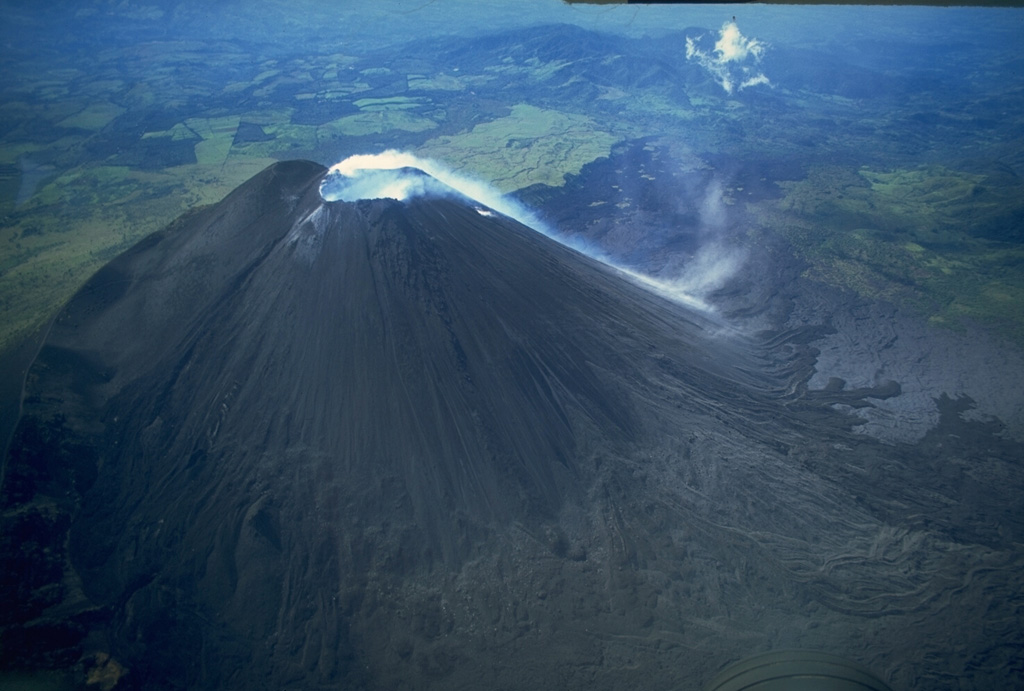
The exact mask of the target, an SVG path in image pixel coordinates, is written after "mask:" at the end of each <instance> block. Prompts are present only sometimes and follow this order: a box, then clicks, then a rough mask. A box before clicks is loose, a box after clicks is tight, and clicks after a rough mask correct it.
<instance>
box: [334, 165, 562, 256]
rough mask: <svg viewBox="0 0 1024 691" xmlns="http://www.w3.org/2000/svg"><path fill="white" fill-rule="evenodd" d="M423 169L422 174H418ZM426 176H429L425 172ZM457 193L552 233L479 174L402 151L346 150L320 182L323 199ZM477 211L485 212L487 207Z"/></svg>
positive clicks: (357, 198)
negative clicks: (350, 152)
mask: <svg viewBox="0 0 1024 691" xmlns="http://www.w3.org/2000/svg"><path fill="white" fill-rule="evenodd" d="M418 171H422V172H424V173H426V174H427V175H426V176H424V175H420V174H419V172H418ZM428 176H429V177H428ZM457 195H461V196H463V197H468V198H469V199H471V200H474V201H476V202H479V203H480V204H482V205H484V206H486V207H489V208H490V209H493V210H494V211H497V212H498V213H501V214H504V215H505V216H508V217H509V218H514V219H515V220H517V221H519V222H520V223H522V224H523V225H527V226H530V227H531V228H533V229H534V230H537V231H540V232H541V233H543V234H545V235H548V236H552V233H551V232H550V231H549V229H548V227H547V225H546V224H545V223H544V222H543V221H541V219H540V218H538V217H537V216H536V214H534V213H533V212H531V211H530V210H529V209H527V208H526V207H524V206H523V205H522V204H519V203H517V202H515V201H514V200H512V199H509V198H508V197H506V196H505V195H503V194H502V193H501V192H500V191H498V190H497V189H495V188H494V187H492V186H491V185H489V184H487V183H486V182H482V181H480V180H474V179H473V178H471V177H468V176H466V175H461V174H459V173H456V172H455V171H453V170H451V169H450V168H448V167H446V166H445V165H443V164H441V163H438V162H437V161H432V160H430V159H426V158H419V157H418V156H414V155H413V154H410V153H407V152H404V151H395V150H394V149H388V150H387V151H385V152H383V153H379V154H360V155H357V156H349V157H348V158H346V159H345V160H344V161H342V162H340V163H335V164H334V165H333V166H331V168H330V170H329V171H328V174H327V177H325V178H324V181H323V183H322V184H321V185H320V196H322V197H323V198H324V200H325V201H329V202H335V201H346V202H351V201H356V200H359V199H397V200H398V201H405V200H407V199H411V198H413V197H452V196H457ZM477 211H478V212H479V213H481V214H484V215H487V209H481V208H478V209H477Z"/></svg>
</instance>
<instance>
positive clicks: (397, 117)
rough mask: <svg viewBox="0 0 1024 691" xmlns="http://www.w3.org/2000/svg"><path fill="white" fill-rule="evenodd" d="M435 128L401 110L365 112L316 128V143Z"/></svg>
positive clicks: (434, 125)
mask: <svg viewBox="0 0 1024 691" xmlns="http://www.w3.org/2000/svg"><path fill="white" fill-rule="evenodd" d="M435 127H437V123H436V122H435V121H434V120H431V119H430V118H428V117H425V116H422V115H417V114H415V113H409V112H406V111H403V110H387V109H381V110H367V111H366V112H363V113H357V114H356V115H348V116H345V117H343V118H338V119H337V120H332V121H331V122H328V123H326V124H324V125H321V126H320V127H318V128H316V133H317V141H318V142H320V143H324V142H325V141H328V140H330V139H336V138H338V137H361V136H365V135H368V134H383V133H385V132H391V131H392V130H404V131H406V132H424V131H426V130H430V129H433V128H435Z"/></svg>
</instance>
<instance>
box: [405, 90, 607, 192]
mask: <svg viewBox="0 0 1024 691" xmlns="http://www.w3.org/2000/svg"><path fill="white" fill-rule="evenodd" d="M616 141H618V138H617V137H615V136H613V135H611V134H609V133H607V132H605V131H603V130H601V129H600V128H599V127H598V126H597V124H596V123H595V122H594V121H593V120H592V119H590V118H588V117H586V116H583V115H577V114H574V113H565V112H562V111H557V110H547V109H543V108H537V107H535V106H531V105H527V104H523V103H520V104H518V105H516V106H513V107H512V112H511V113H509V115H507V116H506V117H503V118H498V119H496V120H492V121H490V122H486V123H483V124H480V125H477V126H476V127H474V128H473V129H472V130H470V131H468V132H464V133H462V134H456V135H453V136H445V137H437V138H435V139H431V140H430V141H428V142H426V144H424V146H423V147H422V148H421V149H420V150H418V151H417V154H418V155H421V156H425V157H428V158H435V159H438V160H442V161H444V162H445V163H447V164H448V165H449V166H451V167H453V168H454V169H456V170H458V171H461V172H465V173H469V174H471V175H473V176H475V177H478V178H481V179H483V180H486V181H488V182H490V183H491V184H493V185H495V186H496V187H498V188H499V189H501V191H503V192H511V191H514V190H518V189H522V188H523V187H528V186H529V185H533V184H536V183H543V184H546V185H552V186H560V185H562V184H564V183H565V175H566V174H568V173H573V174H575V173H579V171H580V169H581V168H582V167H583V166H584V165H586V164H587V163H590V162H591V161H593V160H594V159H597V158H600V157H602V156H607V155H608V154H609V153H610V152H611V147H612V145H613V144H615V142H616Z"/></svg>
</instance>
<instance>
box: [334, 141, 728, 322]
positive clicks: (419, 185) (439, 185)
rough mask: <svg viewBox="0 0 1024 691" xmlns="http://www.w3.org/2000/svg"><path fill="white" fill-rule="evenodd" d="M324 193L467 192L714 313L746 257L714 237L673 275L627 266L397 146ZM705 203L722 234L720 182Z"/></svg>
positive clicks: (342, 170) (350, 166) (340, 170)
mask: <svg viewBox="0 0 1024 691" xmlns="http://www.w3.org/2000/svg"><path fill="white" fill-rule="evenodd" d="M422 173H426V175H423V174H422ZM320 196H321V197H323V199H324V200H325V201H328V202H335V201H346V202H352V201H358V200H360V199H395V200H398V201H405V200H408V199H412V198H414V197H421V196H426V197H452V196H462V197H466V198H468V199H469V200H470V201H471V202H476V203H477V204H479V206H476V211H477V212H478V213H479V214H481V215H483V216H493V215H494V214H493V212H492V210H493V211H496V212H498V213H500V214H503V215H505V216H508V217H509V218H512V219H515V220H516V221H519V222H520V223H522V224H523V225H526V226H529V227H530V228H533V229H534V230H536V231H538V232H540V233H542V234H544V235H547V236H548V237H550V238H552V239H553V240H555V241H557V242H559V243H561V244H563V245H566V246H567V247H571V248H572V249H574V250H576V251H578V252H580V253H582V254H585V255H587V256H589V257H590V258H591V259H595V260H597V261H599V262H602V263H604V264H607V265H609V266H611V267H613V268H614V269H616V270H618V271H620V272H621V273H622V274H623V275H625V276H626V277H628V278H629V279H631V280H633V281H634V282H636V283H639V284H641V285H643V286H646V287H647V288H649V289H651V290H653V291H654V292H657V293H659V294H661V295H663V296H664V297H667V298H669V299H670V300H673V301H675V302H678V303H681V304H684V305H687V306H689V307H692V308H696V309H699V310H701V311H704V312H707V313H713V312H714V309H713V308H712V307H711V305H709V304H708V303H707V302H705V300H704V299H703V298H704V297H706V296H707V295H708V294H709V293H711V292H712V291H714V290H716V289H718V288H720V287H722V286H723V285H724V284H725V282H726V281H727V280H728V279H729V278H731V277H732V276H733V275H734V274H735V273H736V271H737V270H738V269H739V267H740V266H741V265H742V263H743V260H744V257H743V255H742V254H741V253H739V252H738V251H737V250H735V249H728V248H726V247H725V246H724V245H721V244H720V243H718V242H717V241H716V240H715V239H714V238H713V237H712V238H709V241H708V242H707V243H706V244H705V245H704V246H703V247H702V248H701V250H700V251H698V252H697V254H696V255H695V256H694V257H693V258H692V259H691V260H690V262H689V263H688V265H687V267H686V268H685V269H684V270H683V272H682V273H681V274H679V275H676V276H673V277H671V278H665V277H658V278H655V277H652V276H648V275H646V274H643V273H640V272H637V271H634V270H632V269H629V268H626V267H623V266H622V265H620V264H618V263H617V262H615V261H614V260H612V259H611V258H610V257H609V256H607V255H606V254H605V253H604V252H602V251H600V250H599V249H598V248H596V247H593V246H591V245H589V244H588V243H584V242H578V241H573V240H572V239H569V238H566V237H564V236H561V235H560V234H558V233H555V232H553V231H552V230H551V228H550V227H549V226H548V225H547V224H546V223H545V222H544V221H543V220H542V219H541V218H539V217H538V216H537V215H536V214H534V213H533V212H532V211H530V210H529V209H528V208H526V207H525V206H523V205H522V204H520V203H519V202H517V201H515V200H513V199H510V198H508V197H506V196H505V195H503V194H502V193H501V192H500V191H498V190H497V189H495V188H494V187H492V186H491V185H489V184H487V183H486V182H482V181H480V180H474V179H473V178H470V177H467V176H465V175H461V174H459V173H456V172H454V171H452V170H451V169H450V168H448V167H446V166H444V165H443V164H441V163H438V162H437V161H432V160H429V159H424V158H419V157H418V156H414V155H413V154H410V153H406V152H403V151H395V150H393V149H390V150H388V151H385V152H383V153H380V154H361V155H356V156H350V157H349V158H346V159H345V160H344V161H341V162H340V163H336V164H334V165H333V166H331V168H330V170H329V171H328V174H327V176H326V177H325V178H324V180H323V182H322V183H321V185H320ZM700 208H701V225H702V226H703V227H704V228H705V232H707V233H709V234H712V235H715V236H717V235H718V232H717V231H718V230H720V229H721V228H722V227H723V225H724V223H725V207H724V204H723V203H722V191H721V187H720V186H719V185H713V186H712V187H711V188H709V192H708V194H707V196H706V197H705V199H704V201H703V203H702V204H701V207H700Z"/></svg>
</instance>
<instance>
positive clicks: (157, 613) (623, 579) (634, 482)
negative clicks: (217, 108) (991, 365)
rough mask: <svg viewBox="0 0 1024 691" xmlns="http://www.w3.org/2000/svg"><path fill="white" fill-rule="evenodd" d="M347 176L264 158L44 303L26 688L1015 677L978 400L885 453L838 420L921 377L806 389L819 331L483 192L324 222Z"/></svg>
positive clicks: (1003, 532) (1012, 493)
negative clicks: (569, 232) (768, 329)
mask: <svg viewBox="0 0 1024 691" xmlns="http://www.w3.org/2000/svg"><path fill="white" fill-rule="evenodd" d="M324 172H325V169H324V168H323V167H321V166H319V165H317V164H313V163H306V162H290V163H281V164H277V165H275V166H273V167H271V168H269V169H267V170H266V171H264V172H263V173H261V174H260V175H259V176H257V177H255V178H253V179H252V180H251V181H249V182H248V183H246V184H245V185H243V186H242V187H240V188H239V189H238V190H236V191H235V192H234V193H232V194H231V195H229V196H228V197H227V198H226V199H225V200H224V201H223V202H221V203H219V204H217V205H215V206H213V207H209V208H206V209H204V210H201V211H198V212H196V213H193V214H191V215H188V216H186V217H184V218H182V219H181V220H179V221H178V222H177V223H175V224H173V225H172V226H171V227H169V228H168V229H167V230H165V231H163V232H161V233H158V234H156V235H153V236H151V237H149V238H147V240H145V241H144V242H142V243H141V244H139V245H138V246H136V247H135V248H133V249H132V250H130V251H129V252H127V253H125V254H124V255H122V256H121V257H119V258H118V259H116V260H115V261H113V262H111V263H110V264H109V265H108V266H107V267H105V268H104V269H103V270H101V271H100V272H99V273H98V274H97V275H96V276H94V277H93V279H92V280H90V282H89V283H88V284H87V285H86V286H85V287H84V288H83V289H82V291H80V292H79V293H78V294H77V295H76V297H75V298H74V299H73V300H72V301H71V302H70V303H69V304H68V305H67V307H66V308H65V309H64V310H63V311H62V312H61V314H60V315H59V316H58V318H57V320H56V321H55V323H54V325H53V327H52V329H51V331H50V333H49V335H48V336H47V338H46V340H45V342H44V344H43V346H42V349H41V351H40V353H39V356H38V358H37V360H36V362H35V364H34V366H33V368H32V369H31V371H30V373H29V377H28V382H27V385H26V391H25V398H24V407H23V415H22V419H21V422H20V424H19V426H18V428H17V430H16V432H15V437H14V440H13V443H12V445H11V448H10V450H9V453H8V454H7V457H6V461H5V463H6V466H5V475H4V485H3V496H2V502H3V542H2V545H0V547H2V551H0V560H2V568H0V573H2V574H3V580H2V581H0V588H2V589H3V593H2V594H3V600H4V602H10V603H16V606H14V607H9V608H6V609H5V610H4V611H3V614H2V615H0V636H2V638H0V643H2V647H0V651H2V655H3V663H4V667H5V668H7V669H11V668H17V667H57V668H69V667H70V668H72V669H74V670H77V671H78V672H80V673H81V675H82V677H83V678H84V675H85V673H86V672H87V671H88V670H89V669H94V668H96V667H97V666H99V665H103V668H104V669H106V670H108V671H109V670H110V669H113V670H114V672H116V674H115V676H119V677H120V682H119V684H118V688H122V687H124V688H247V689H251V688H275V689H277V688H317V687H321V686H330V687H332V688H333V687H338V686H341V687H345V688H349V687H351V688H381V689H384V688H462V687H466V688H469V687H473V688H553V687H554V688H588V689H601V688H621V687H625V686H629V687H650V688H663V687H672V688H681V689H690V688H693V689H696V688H700V687H701V686H702V685H703V683H704V682H706V681H707V680H708V679H709V678H710V677H711V676H712V675H713V674H714V673H715V672H717V671H718V670H719V669H720V668H721V666H722V665H724V664H725V663H727V662H730V661H732V660H735V659H738V658H739V657H742V656H745V655H747V654H750V653H753V652H757V651H760V650H765V649H768V648H773V647H775V648H778V647H810V648H819V649H826V650H832V651H835V652H841V653H843V654H844V655H846V656H848V657H851V658H853V659H855V660H858V661H861V662H863V663H865V664H867V665H869V666H871V667H872V668H874V669H875V670H877V671H878V672H879V673H881V674H882V675H883V676H885V677H886V678H887V679H888V680H889V681H890V683H892V684H893V685H894V686H895V687H898V688H905V689H913V688H920V689H924V688H954V687H953V686H951V684H950V680H955V679H957V678H962V677H965V676H968V677H970V678H971V679H973V680H974V682H975V683H976V684H977V686H976V687H977V688H983V687H985V686H986V685H987V686H988V687H990V688H997V687H1005V686H1006V683H1007V681H1008V680H1009V679H1010V676H1009V675H1012V674H1013V670H1018V671H1019V670H1020V669H1021V665H1022V658H1021V653H1020V650H1022V649H1024V633H1022V631H1024V627H1022V625H1021V624H1022V622H1021V619H1020V616H1021V615H1020V612H1022V611H1024V607H1022V604H1024V603H1022V595H1021V592H1022V589H1021V587H1020V586H1021V581H1020V575H1019V574H1020V573H1022V571H1021V569H1022V568H1024V554H1022V552H1021V549H1020V544H1021V543H1022V542H1024V518H1022V516H1021V512H1020V510H1019V499H1018V497H1019V496H1020V491H1021V489H1024V481H1022V473H1021V470H1020V467H1019V460H1020V458H1021V445H1020V444H1018V443H1016V442H1014V441H1012V440H1011V439H1008V438H1006V437H1004V436H1002V435H1001V434H1000V429H999V426H998V425H996V424H994V423H992V422H991V421H987V420H984V419H972V418H971V417H970V416H965V414H964V413H965V411H966V409H967V408H968V407H969V402H968V401H966V400H964V399H962V398H957V397H945V398H941V399H939V400H938V401H937V406H938V410H939V412H940V414H939V420H938V424H937V425H936V426H935V427H934V428H932V429H931V430H929V431H928V433H927V434H926V435H925V436H924V437H923V438H922V439H921V441H920V442H918V443H916V444H886V443H881V442H879V441H877V440H875V439H873V438H871V437H870V436H866V435H864V434H859V433H857V432H856V431H854V427H855V426H856V425H857V424H859V423H860V422H862V420H861V419H860V418H858V417H855V416H851V415H847V414H844V413H842V412H840V411H839V410H837V408H836V407H837V406H840V407H846V408H850V409H853V410H860V409H863V408H865V407H866V406H868V405H870V404H873V402H874V401H876V400H886V401H887V400H899V398H900V396H899V394H900V393H901V391H902V388H901V387H902V384H901V383H900V382H899V380H898V379H896V378H894V381H895V382H896V384H895V385H893V384H890V383H888V381H884V382H883V381H875V380H872V381H869V382H864V383H861V382H860V381H855V380H853V379H848V380H847V382H846V383H845V384H844V383H843V382H841V381H840V379H839V378H840V377H842V376H843V375H842V374H839V373H834V374H832V376H833V377H834V379H832V380H829V381H827V382H824V383H823V384H822V386H820V387H813V386H809V385H808V379H809V378H810V377H811V376H812V374H814V366H815V356H816V352H815V351H814V350H813V349H812V348H811V347H810V344H811V343H813V342H815V341H819V340H820V338H821V336H822V329H821V328H819V326H816V325H814V324H810V323H807V324H800V323H798V321H799V320H794V321H793V322H792V323H791V325H790V327H791V328H787V329H782V330H777V331H776V332H774V333H771V334H767V335H764V336H761V337H758V338H752V337H748V336H745V335H743V334H742V333H736V332H733V331H731V330H730V329H729V328H728V326H727V325H726V324H723V323H721V322H718V321H716V320H713V319H711V318H709V317H708V316H707V315H705V314H703V313H698V312H693V311H689V310H687V309H685V308H683V307H681V306H679V305H677V304H675V303H672V302H669V301H666V300H663V299H662V298H660V297H658V296H656V295H653V294H651V293H649V292H647V291H646V290H644V289H642V288H640V287H638V286H637V285H635V284H633V283H632V282H630V281H628V280H626V279H624V278H623V277H622V276H621V275H620V274H618V273H617V272H616V271H614V270H611V269H609V268H607V267H605V266H604V265H602V264H599V263H597V262H595V261H593V260H590V259H588V258H586V257H584V256H582V255H580V254H578V253H576V252H574V251H572V250H570V249H567V248H565V247H563V246H561V245H558V244H557V243H555V242H553V241H551V240H549V239H547V238H545V237H543V236H541V235H540V234H538V233H535V232H534V231H532V230H530V229H528V228H526V227H524V226H522V225H519V224H518V223H516V222H514V221H512V220H510V219H507V218H504V217H500V216H484V215H481V214H480V213H479V212H478V211H477V210H476V209H475V208H474V206H473V205H470V204H466V203H463V202H460V201H457V200H442V199H422V198H421V199H414V200H411V201H409V202H395V201H390V200H374V201H360V202H354V203H344V202H334V203H325V202H323V200H322V199H321V198H320V196H319V194H318V185H319V182H320V180H321V178H322V176H323V175H324ZM833 329H834V330H835V331H836V333H843V330H842V328H838V329H836V328H835V327H833ZM819 364H820V360H819ZM819 371H823V370H821V369H819ZM843 378H846V377H843ZM979 613H987V614H986V615H985V616H980V614H979ZM995 613H998V614H995ZM940 659H941V663H939V662H937V660H940ZM111 661H116V662H117V666H116V667H112V665H113V663H112V662H111ZM118 670H120V671H118ZM1008 670H1009V671H1008ZM114 672H111V673H114Z"/></svg>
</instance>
